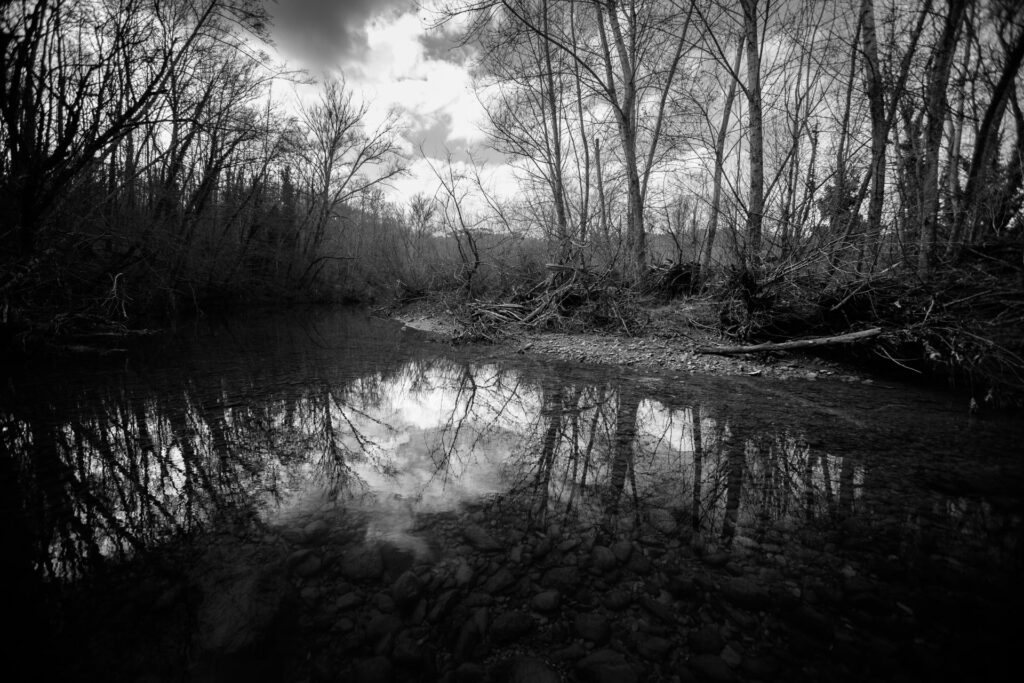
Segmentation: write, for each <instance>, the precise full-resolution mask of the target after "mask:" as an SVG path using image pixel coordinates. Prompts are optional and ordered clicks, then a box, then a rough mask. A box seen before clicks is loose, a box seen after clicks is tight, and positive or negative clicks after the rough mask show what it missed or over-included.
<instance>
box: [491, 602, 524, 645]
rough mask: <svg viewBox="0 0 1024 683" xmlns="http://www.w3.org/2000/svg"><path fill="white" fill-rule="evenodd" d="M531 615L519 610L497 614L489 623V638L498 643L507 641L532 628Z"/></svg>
mask: <svg viewBox="0 0 1024 683" xmlns="http://www.w3.org/2000/svg"><path fill="white" fill-rule="evenodd" d="M533 626H534V623H533V617H531V616H530V615H529V614H528V613H526V612H521V611H519V610H516V611H513V612H505V613H504V614H499V615H498V616H497V617H496V618H495V619H494V623H492V624H491V638H492V639H493V640H494V642H496V643H498V644H504V643H509V642H512V641H514V640H517V639H518V638H520V637H522V636H524V635H526V634H527V633H529V632H530V631H532V630H533Z"/></svg>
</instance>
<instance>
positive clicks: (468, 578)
mask: <svg viewBox="0 0 1024 683" xmlns="http://www.w3.org/2000/svg"><path fill="white" fill-rule="evenodd" d="M473 576H474V572H473V568H472V567H470V566H469V563H468V562H466V561H465V560H461V561H460V562H459V566H458V567H457V568H456V569H455V585H457V586H459V587H462V586H467V585H469V584H470V583H472V581H473Z"/></svg>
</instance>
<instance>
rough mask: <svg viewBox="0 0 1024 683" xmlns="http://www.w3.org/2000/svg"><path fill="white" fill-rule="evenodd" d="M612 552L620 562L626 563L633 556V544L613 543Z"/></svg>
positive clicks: (624, 542) (627, 542) (625, 542)
mask: <svg viewBox="0 0 1024 683" xmlns="http://www.w3.org/2000/svg"><path fill="white" fill-rule="evenodd" d="M611 551H612V554H613V555H615V559H617V560H618V561H619V562H626V561H627V560H628V559H629V556H630V555H632V554H633V544H632V543H630V542H629V541H626V540H622V541H616V542H615V543H612V547H611Z"/></svg>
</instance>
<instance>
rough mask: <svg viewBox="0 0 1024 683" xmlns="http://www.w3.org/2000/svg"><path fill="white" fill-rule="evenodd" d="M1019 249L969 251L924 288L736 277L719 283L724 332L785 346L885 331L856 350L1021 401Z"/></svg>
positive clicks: (806, 277) (900, 276)
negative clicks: (819, 338) (788, 342)
mask: <svg viewBox="0 0 1024 683" xmlns="http://www.w3.org/2000/svg"><path fill="white" fill-rule="evenodd" d="M1019 251H1020V248H1019V247H1016V248H1015V249H1008V248H1006V247H1005V246H1002V247H989V248H980V249H973V250H971V251H970V252H969V253H968V254H967V255H966V256H965V258H963V259H962V260H961V262H960V263H959V264H958V265H956V266H947V267H946V268H945V269H944V270H943V271H942V272H941V274H937V275H936V277H935V278H934V279H933V280H931V281H930V282H928V283H922V282H920V281H919V280H917V279H916V277H914V276H913V275H912V274H909V273H907V272H906V271H901V270H897V269H895V268H893V269H890V270H889V271H887V272H883V273H881V274H879V275H877V276H874V277H872V278H859V279H856V278H854V279H850V280H848V281H836V280H834V279H829V278H826V277H824V276H823V275H820V274H818V275H816V274H814V273H803V274H798V273H795V272H791V273H786V272H784V271H782V272H775V273H762V274H760V275H758V276H755V275H753V274H751V273H749V272H746V271H738V270H737V271H733V272H731V273H730V274H729V275H728V277H726V278H725V279H724V280H723V281H722V282H720V283H719V284H718V285H717V289H716V291H714V293H713V294H714V296H715V297H716V298H717V299H718V301H719V302H720V312H721V314H720V329H721V331H723V332H724V333H726V334H728V335H729V336H732V337H734V338H738V339H741V340H743V341H784V340H792V339H797V338H801V337H816V336H826V335H834V334H842V333H846V332H852V331H856V330H859V329H865V328H868V327H875V326H878V327H881V328H882V329H883V330H884V333H883V334H881V335H879V336H878V337H875V338H874V339H872V340H871V341H870V342H869V343H865V344H861V345H859V346H858V347H857V348H856V351H855V353H856V358H855V359H856V360H860V361H867V360H871V359H874V360H875V361H881V362H882V363H883V364H885V365H889V366H893V367H899V368H902V369H903V370H904V371H907V372H910V373H913V374H916V375H921V376H930V377H936V378H942V379H945V380H946V381H947V382H948V383H949V385H950V386H951V387H954V388H958V389H966V390H968V391H969V392H970V393H971V394H972V395H973V396H975V397H976V398H978V400H988V401H990V402H1003V403H1020V402H1021V401H1022V399H1024V267H1022V265H1020V255H1019Z"/></svg>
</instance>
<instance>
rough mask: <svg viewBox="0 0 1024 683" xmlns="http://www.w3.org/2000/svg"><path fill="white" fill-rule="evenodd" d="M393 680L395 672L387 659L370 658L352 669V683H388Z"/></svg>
mask: <svg viewBox="0 0 1024 683" xmlns="http://www.w3.org/2000/svg"><path fill="white" fill-rule="evenodd" d="M394 679H395V670H394V668H393V667H392V666H391V662H390V661H388V658H387V657H371V658H370V659H364V660H363V661H361V662H357V663H356V665H355V666H354V667H352V676H351V677H350V678H346V679H345V680H350V681H352V683H388V682H389V681H393V680H394Z"/></svg>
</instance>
